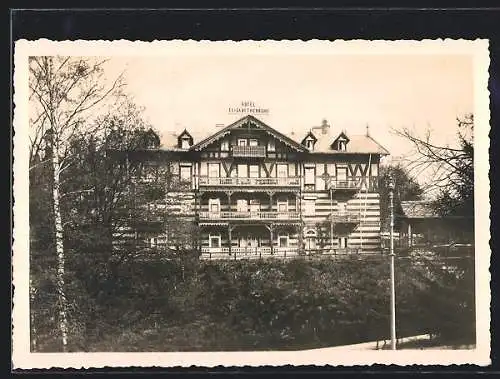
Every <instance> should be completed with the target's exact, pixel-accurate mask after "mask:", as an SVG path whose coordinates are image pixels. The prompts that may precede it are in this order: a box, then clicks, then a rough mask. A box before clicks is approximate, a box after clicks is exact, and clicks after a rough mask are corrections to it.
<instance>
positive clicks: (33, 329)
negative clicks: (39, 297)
mask: <svg viewBox="0 0 500 379" xmlns="http://www.w3.org/2000/svg"><path fill="white" fill-rule="evenodd" d="M34 304H35V287H34V286H33V280H32V279H30V308H29V309H30V329H31V352H32V353H34V352H36V345H37V338H36V326H35V309H34V308H35V307H34Z"/></svg>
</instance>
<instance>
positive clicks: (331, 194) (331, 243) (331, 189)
mask: <svg viewBox="0 0 500 379" xmlns="http://www.w3.org/2000/svg"><path fill="white" fill-rule="evenodd" d="M330 252H332V253H333V188H332V181H331V179H330Z"/></svg>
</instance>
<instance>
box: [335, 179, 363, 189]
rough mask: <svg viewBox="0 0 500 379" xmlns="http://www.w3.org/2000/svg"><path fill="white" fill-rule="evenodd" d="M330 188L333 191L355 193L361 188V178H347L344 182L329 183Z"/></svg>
mask: <svg viewBox="0 0 500 379" xmlns="http://www.w3.org/2000/svg"><path fill="white" fill-rule="evenodd" d="M330 188H331V189H333V190H347V191H350V190H352V191H357V190H359V189H360V188H361V178H347V179H344V180H332V181H330Z"/></svg>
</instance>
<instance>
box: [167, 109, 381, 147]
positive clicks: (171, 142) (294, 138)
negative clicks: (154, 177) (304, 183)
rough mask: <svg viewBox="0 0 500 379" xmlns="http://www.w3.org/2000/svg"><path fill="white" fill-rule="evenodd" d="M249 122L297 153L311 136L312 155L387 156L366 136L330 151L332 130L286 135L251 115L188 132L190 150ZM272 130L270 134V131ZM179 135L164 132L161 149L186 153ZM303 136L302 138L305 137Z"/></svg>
mask: <svg viewBox="0 0 500 379" xmlns="http://www.w3.org/2000/svg"><path fill="white" fill-rule="evenodd" d="M248 120H252V121H253V122H254V123H255V124H256V125H259V126H261V127H262V128H264V129H266V131H268V132H269V133H270V134H272V135H274V136H276V138H279V139H280V140H282V141H283V142H285V141H286V143H287V144H288V145H289V146H293V147H294V148H296V149H300V151H308V149H307V148H306V147H305V146H303V145H302V142H303V141H304V139H305V138H306V137H307V136H308V135H311V136H312V137H314V138H315V139H316V142H315V145H314V150H313V151H311V152H310V153H311V154H346V153H347V154H349V153H352V154H380V155H389V152H388V151H387V150H386V149H385V148H384V147H383V146H382V145H380V144H379V143H378V142H377V141H376V140H375V139H374V138H373V137H371V136H368V135H349V143H348V144H347V146H346V150H345V151H338V150H333V149H332V147H331V145H332V142H333V141H334V140H335V138H337V137H338V136H336V135H333V134H332V132H331V129H333V128H328V132H327V133H325V134H323V133H322V132H321V131H312V130H310V129H306V130H303V132H302V131H300V130H295V131H290V132H289V133H287V134H286V135H285V134H283V133H281V132H279V131H277V130H276V129H273V128H271V127H269V126H268V125H266V124H265V123H263V122H262V121H260V120H259V119H257V118H255V117H254V116H250V115H249V116H246V117H243V118H242V119H240V120H238V121H236V122H234V123H232V124H231V125H228V126H226V127H221V128H217V129H216V130H214V129H213V128H205V129H202V130H197V129H193V130H190V131H189V134H190V135H191V136H192V137H193V141H194V143H195V144H194V145H193V146H192V147H191V150H194V149H198V148H199V146H201V145H204V146H206V145H207V144H210V143H212V142H213V141H215V140H217V139H218V138H222V137H223V136H224V135H227V133H229V132H230V130H231V129H232V128H237V127H239V126H241V125H242V124H244V123H245V122H246V121H248ZM271 131H272V132H271ZM182 133H183V132H181V133H180V134H179V132H178V131H169V132H163V133H162V135H161V142H162V146H163V147H162V149H166V150H171V151H186V149H181V148H179V147H178V137H179V136H180V135H181V134H182ZM304 136H305V137H304Z"/></svg>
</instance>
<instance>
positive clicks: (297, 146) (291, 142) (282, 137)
mask: <svg viewBox="0 0 500 379" xmlns="http://www.w3.org/2000/svg"><path fill="white" fill-rule="evenodd" d="M248 122H250V123H253V124H254V125H256V126H257V127H258V128H261V129H263V130H265V131H266V132H267V133H269V134H270V135H272V136H273V137H276V138H277V139H279V140H280V141H281V142H283V143H285V144H286V145H288V146H289V147H291V148H293V149H295V150H298V151H307V149H306V148H305V147H304V146H302V145H301V144H300V143H298V142H296V141H294V140H293V139H291V138H290V137H287V136H286V135H284V134H282V133H280V132H278V131H277V130H276V129H273V128H271V127H270V126H269V125H267V124H265V123H264V122H262V121H261V120H259V119H257V118H256V117H254V116H252V115H248V116H245V117H243V118H241V119H239V120H238V121H236V122H233V123H232V124H230V125H228V126H226V127H225V128H223V129H221V130H219V131H218V132H216V133H214V134H212V135H211V136H209V137H207V138H205V139H203V140H202V141H200V142H198V143H197V144H195V145H193V146H191V148H190V150H195V151H199V150H200V149H203V148H204V147H206V146H208V145H209V144H211V143H213V142H214V141H216V140H218V139H220V138H222V137H224V136H226V135H227V134H229V133H230V132H231V131H232V130H234V129H238V128H240V127H241V126H242V125H245V124H246V123H248Z"/></svg>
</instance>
